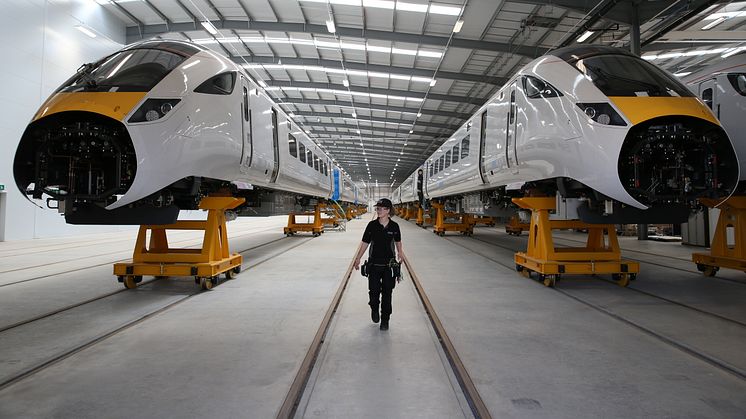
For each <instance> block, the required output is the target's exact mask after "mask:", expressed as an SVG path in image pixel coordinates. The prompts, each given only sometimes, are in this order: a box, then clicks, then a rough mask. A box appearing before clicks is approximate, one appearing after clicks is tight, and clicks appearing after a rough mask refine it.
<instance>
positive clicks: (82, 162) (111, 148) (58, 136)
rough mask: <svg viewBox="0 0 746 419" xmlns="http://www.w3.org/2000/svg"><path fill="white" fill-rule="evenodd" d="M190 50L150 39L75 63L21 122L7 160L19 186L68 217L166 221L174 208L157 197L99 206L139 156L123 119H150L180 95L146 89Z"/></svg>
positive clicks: (127, 179)
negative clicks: (11, 158) (13, 150)
mask: <svg viewBox="0 0 746 419" xmlns="http://www.w3.org/2000/svg"><path fill="white" fill-rule="evenodd" d="M198 51H199V50H197V49H196V48H194V47H192V46H189V45H187V44H179V43H168V42H151V43H148V44H144V45H140V46H134V47H130V48H126V49H124V50H121V51H118V52H116V53H114V54H112V55H110V56H108V57H105V58H103V59H101V60H99V61H98V62H95V63H91V64H85V65H83V66H82V67H81V68H80V69H79V70H78V71H77V73H76V74H75V75H74V76H73V77H71V78H70V79H69V80H67V81H66V82H65V83H64V84H63V85H62V86H61V87H60V88H59V89H57V91H56V92H55V93H54V94H53V95H52V96H51V97H50V98H49V99H47V101H46V102H45V103H44V104H43V105H42V106H41V108H40V109H39V111H38V112H37V113H36V115H34V117H33V119H32V121H31V122H30V124H29V125H28V127H27V128H26V130H25V132H24V134H23V137H22V138H21V141H20V143H19V145H18V148H17V151H16V155H15V160H14V164H13V172H14V177H15V181H16V185H17V186H18V188H19V189H20V191H21V192H22V193H24V194H26V195H28V196H29V197H31V198H33V199H37V200H38V199H44V200H45V201H46V204H47V206H49V207H50V208H57V209H58V210H59V212H61V213H64V214H65V218H66V221H67V222H68V223H72V224H144V223H168V222H172V221H174V220H175V219H176V216H177V215H178V211H179V210H178V208H177V207H176V206H174V205H171V203H170V202H164V200H163V199H162V197H156V196H154V197H153V199H152V200H150V201H149V202H144V201H143V202H142V203H141V204H142V205H131V206H128V207H126V208H121V209H118V210H115V211H112V210H106V209H105V208H106V207H107V206H109V205H112V204H113V203H115V202H116V201H117V199H118V197H121V196H123V195H125V194H126V193H127V192H128V191H129V190H130V189H131V187H132V185H133V183H134V181H135V178H136V175H137V173H138V166H139V163H140V162H139V160H142V158H141V157H142V156H138V154H137V152H136V148H137V147H136V142H133V137H134V136H133V134H132V131H131V130H130V129H129V125H130V124H132V123H137V122H152V121H158V120H159V119H161V118H164V117H165V116H166V115H167V114H169V113H170V112H172V110H173V109H174V108H175V107H177V106H178V103H179V101H180V98H166V99H152V98H149V97H146V96H147V95H148V92H150V91H151V89H153V87H154V86H156V85H157V84H158V83H159V82H160V81H161V80H162V79H163V78H164V77H166V76H167V75H168V74H169V73H171V71H172V70H173V69H174V68H176V67H177V66H178V65H180V64H181V63H182V62H183V61H185V60H186V59H187V58H189V57H190V56H191V55H193V54H194V53H196V52H198ZM144 192H145V193H146V194H147V192H150V193H153V192H155V191H144ZM139 198H143V197H142V196H141V197H139Z"/></svg>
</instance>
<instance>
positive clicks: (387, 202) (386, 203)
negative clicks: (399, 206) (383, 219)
mask: <svg viewBox="0 0 746 419" xmlns="http://www.w3.org/2000/svg"><path fill="white" fill-rule="evenodd" d="M374 206H376V207H384V208H388V209H392V208H394V204H392V203H391V200H390V199H387V198H381V199H379V200H378V202H376V205H374Z"/></svg>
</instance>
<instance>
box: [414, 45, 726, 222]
mask: <svg viewBox="0 0 746 419" xmlns="http://www.w3.org/2000/svg"><path fill="white" fill-rule="evenodd" d="M420 169H422V170H423V177H424V181H423V187H422V188H421V190H420V189H418V190H417V193H420V192H421V193H422V194H423V195H424V197H425V198H428V199H440V200H447V201H450V202H452V203H456V206H457V207H458V209H460V210H462V211H466V212H472V213H476V214H484V215H499V210H500V209H501V208H505V207H506V206H507V204H508V203H509V199H510V197H512V196H520V195H525V194H526V193H528V192H529V191H533V192H540V193H542V194H545V195H550V196H551V195H554V194H555V193H560V194H561V195H562V196H564V197H567V198H580V199H582V200H583V204H582V205H581V206H580V207H578V212H579V213H578V215H579V217H580V218H581V219H582V220H583V221H586V222H592V223H594V222H595V223H613V224H618V223H641V222H668V223H677V222H684V221H686V218H687V215H688V205H689V204H690V203H691V202H693V201H695V200H696V199H697V198H699V197H712V198H717V199H725V198H727V197H728V196H729V195H730V194H731V193H732V192H733V191H734V189H735V187H736V184H737V182H738V179H739V170H738V165H737V163H736V154H735V152H734V149H733V145H732V144H731V142H730V140H729V138H728V136H727V134H726V133H725V131H724V130H723V129H722V128H721V127H720V124H719V122H718V121H717V119H716V118H715V117H714V115H713V114H712V112H710V110H709V109H708V108H707V107H706V106H704V105H703V104H702V102H701V101H699V100H698V99H697V98H696V97H694V96H693V95H692V94H691V93H690V92H689V91H688V90H687V89H686V87H684V86H683V85H682V84H681V83H680V82H678V81H677V80H676V79H675V78H674V77H672V76H671V75H669V74H668V73H666V72H664V71H662V70H660V69H658V68H657V67H655V66H654V65H652V64H650V63H648V62H646V61H644V60H642V59H640V58H639V57H636V56H634V55H632V54H630V53H629V52H627V51H624V50H620V49H616V48H611V47H602V46H572V47H567V48H563V49H559V50H556V51H553V52H550V53H548V54H547V55H544V56H542V57H540V58H538V59H536V60H534V61H533V62H531V63H529V64H528V65H526V66H525V67H523V68H522V69H521V70H519V71H518V72H517V73H516V74H515V75H514V76H513V77H511V79H510V81H509V82H508V83H507V84H506V85H505V86H503V87H502V88H501V89H500V91H499V92H497V94H495V95H494V96H493V97H492V98H490V99H489V100H488V101H487V103H486V104H485V105H484V106H482V108H480V109H479V110H478V111H477V112H476V114H475V115H474V116H473V117H472V118H470V119H469V120H468V121H467V122H466V123H465V124H464V125H463V126H461V127H460V128H459V129H458V130H457V131H456V132H455V133H454V134H453V135H452V136H451V138H449V140H447V141H446V142H445V143H444V144H443V145H442V146H441V147H440V148H439V149H438V151H437V152H435V153H434V154H433V155H432V156H430V158H428V159H427V161H426V163H425V165H423V166H422V167H421V168H420ZM417 172H418V171H415V173H413V174H412V175H410V177H409V178H408V179H407V181H405V183H406V185H410V182H412V183H413V184H416V177H417ZM405 183H403V184H402V185H404V184H405ZM408 187H409V186H408ZM402 198H404V199H406V200H410V199H413V198H414V197H413V195H412V194H403V195H402Z"/></svg>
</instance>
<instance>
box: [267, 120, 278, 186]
mask: <svg viewBox="0 0 746 419" xmlns="http://www.w3.org/2000/svg"><path fill="white" fill-rule="evenodd" d="M279 128H280V127H279V126H278V125H277V109H275V108H272V150H274V154H275V159H274V166H272V177H270V179H269V182H270V183H275V182H276V181H277V175H278V174H279V173H280V133H279Z"/></svg>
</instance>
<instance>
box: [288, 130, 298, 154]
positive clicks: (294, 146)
mask: <svg viewBox="0 0 746 419" xmlns="http://www.w3.org/2000/svg"><path fill="white" fill-rule="evenodd" d="M288 148H289V149H290V155H291V156H293V157H295V158H297V157H298V141H296V140H295V137H293V134H288Z"/></svg>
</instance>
